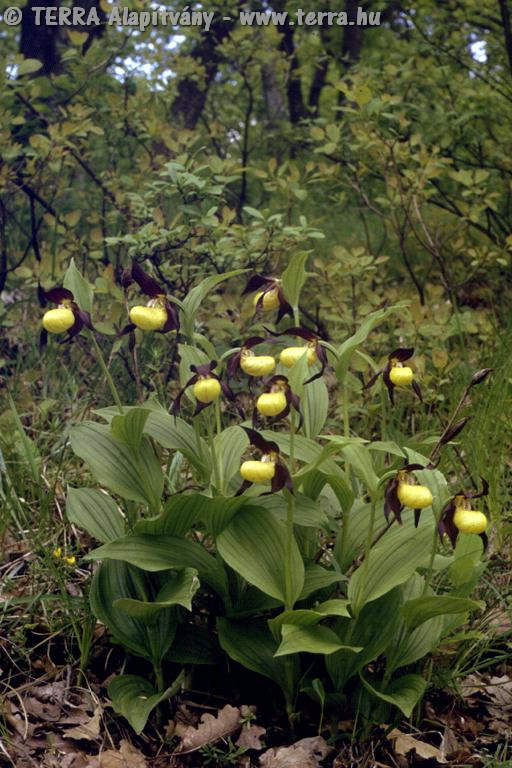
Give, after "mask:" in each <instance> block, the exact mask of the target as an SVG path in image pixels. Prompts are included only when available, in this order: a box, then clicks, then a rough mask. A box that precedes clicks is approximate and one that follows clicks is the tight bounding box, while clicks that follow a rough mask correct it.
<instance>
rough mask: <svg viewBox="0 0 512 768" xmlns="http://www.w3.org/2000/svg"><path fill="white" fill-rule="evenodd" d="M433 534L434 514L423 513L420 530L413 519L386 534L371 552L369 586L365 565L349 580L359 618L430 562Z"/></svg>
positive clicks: (350, 591) (349, 594)
mask: <svg viewBox="0 0 512 768" xmlns="http://www.w3.org/2000/svg"><path fill="white" fill-rule="evenodd" d="M432 533H433V518H432V512H431V511H429V510H424V511H423V514H422V516H421V520H420V524H419V526H418V528H415V527H414V521H413V520H412V516H410V517H409V518H408V519H406V520H405V521H404V524H403V525H396V526H394V527H391V528H390V529H389V531H388V532H387V533H385V534H384V536H383V537H382V539H381V540H380V541H379V542H378V544H376V545H375V546H374V547H373V548H372V550H371V552H370V559H369V564H368V572H367V578H366V583H364V582H365V578H364V574H365V568H364V564H363V565H361V566H359V568H358V569H357V570H356V571H355V572H354V574H353V575H352V577H351V579H350V581H349V584H348V598H349V600H350V604H351V606H352V610H353V612H354V613H355V614H356V615H357V613H358V612H359V611H360V610H361V608H362V607H363V605H365V603H368V602H370V601H372V600H376V599H377V598H378V597H380V596H381V595H384V594H385V593H386V592H389V591H391V590H392V589H393V587H396V586H397V585H399V584H403V583H404V581H407V579H408V578H409V577H410V576H411V574H413V573H414V571H415V570H416V569H417V568H419V567H421V566H422V565H426V564H427V563H428V560H429V558H430V550H431V545H432Z"/></svg>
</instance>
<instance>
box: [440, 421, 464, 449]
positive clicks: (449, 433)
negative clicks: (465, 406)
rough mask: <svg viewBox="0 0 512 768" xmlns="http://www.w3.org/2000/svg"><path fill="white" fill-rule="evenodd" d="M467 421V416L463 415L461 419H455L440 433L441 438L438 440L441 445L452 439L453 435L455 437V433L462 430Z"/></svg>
mask: <svg viewBox="0 0 512 768" xmlns="http://www.w3.org/2000/svg"><path fill="white" fill-rule="evenodd" d="M468 421H469V417H468V416H464V418H463V419H459V421H456V422H455V424H454V425H453V426H452V427H451V428H450V429H449V430H448V431H447V432H445V433H444V434H443V435H441V439H440V441H439V442H440V443H441V445H445V444H446V443H449V442H450V440H453V438H454V437H457V435H458V434H460V433H461V432H462V430H463V429H464V427H465V426H466V424H467V423H468Z"/></svg>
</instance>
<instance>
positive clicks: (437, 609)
mask: <svg viewBox="0 0 512 768" xmlns="http://www.w3.org/2000/svg"><path fill="white" fill-rule="evenodd" d="M483 608H484V604H483V603H481V602H477V601H476V600H469V598H467V597H452V596H451V595H425V596H423V597H416V598H414V599H412V600H407V601H406V602H405V603H404V604H403V606H402V609H401V611H402V615H403V617H404V619H405V623H406V625H407V627H408V628H409V629H410V630H413V629H415V628H416V627H419V625H420V624H423V622H424V621H427V620H428V619H432V618H433V617H434V616H441V615H445V614H455V613H466V612H468V611H481V610H482V609H483Z"/></svg>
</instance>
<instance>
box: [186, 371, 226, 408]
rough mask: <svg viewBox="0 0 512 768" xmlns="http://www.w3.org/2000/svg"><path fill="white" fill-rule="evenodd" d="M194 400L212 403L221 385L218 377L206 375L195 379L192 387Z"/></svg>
mask: <svg viewBox="0 0 512 768" xmlns="http://www.w3.org/2000/svg"><path fill="white" fill-rule="evenodd" d="M192 391H193V393H194V396H195V398H196V400H199V402H200V403H213V401H214V400H216V399H217V398H218V397H219V395H220V393H221V385H220V381H218V379H214V378H210V377H206V378H204V379H199V381H196V383H195V384H194V388H193V390H192Z"/></svg>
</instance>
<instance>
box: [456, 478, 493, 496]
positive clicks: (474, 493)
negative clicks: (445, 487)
mask: <svg viewBox="0 0 512 768" xmlns="http://www.w3.org/2000/svg"><path fill="white" fill-rule="evenodd" d="M480 480H481V481H482V490H481V491H462V493H461V494H460V495H461V496H464V497H465V498H466V499H481V498H482V497H483V496H488V495H489V483H488V482H487V480H486V479H485V477H480Z"/></svg>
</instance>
